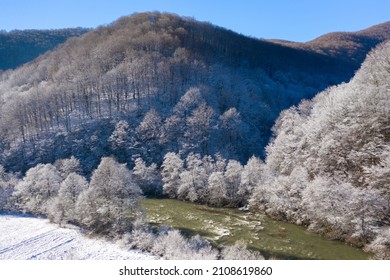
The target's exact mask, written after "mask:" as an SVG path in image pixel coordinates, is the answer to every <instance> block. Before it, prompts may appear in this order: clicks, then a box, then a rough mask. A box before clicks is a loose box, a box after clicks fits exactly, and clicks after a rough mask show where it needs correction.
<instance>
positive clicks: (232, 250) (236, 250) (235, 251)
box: [221, 240, 264, 260]
mask: <svg viewBox="0 0 390 280" xmlns="http://www.w3.org/2000/svg"><path fill="white" fill-rule="evenodd" d="M221 257H222V259H224V260H264V257H263V256H262V255H261V254H260V253H259V252H254V251H249V250H248V249H247V248H246V244H245V243H244V242H243V241H240V240H239V241H237V242H236V243H235V244H234V245H232V246H226V247H224V248H223V249H222V252H221Z"/></svg>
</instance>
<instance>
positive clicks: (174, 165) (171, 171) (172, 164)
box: [161, 152, 184, 198]
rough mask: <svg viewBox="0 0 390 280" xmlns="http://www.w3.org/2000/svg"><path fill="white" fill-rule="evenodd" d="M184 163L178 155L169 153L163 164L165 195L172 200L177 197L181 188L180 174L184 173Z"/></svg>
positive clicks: (162, 173) (162, 174)
mask: <svg viewBox="0 0 390 280" xmlns="http://www.w3.org/2000/svg"><path fill="white" fill-rule="evenodd" d="M183 166H184V162H183V160H182V159H181V158H180V156H179V155H177V154H176V153H173V152H171V153H167V154H166V155H165V157H164V162H163V164H162V166H161V167H162V171H161V176H162V181H163V182H164V185H163V193H164V194H165V195H167V196H168V197H170V198H176V197H177V191H178V189H179V187H180V174H181V173H182V172H183Z"/></svg>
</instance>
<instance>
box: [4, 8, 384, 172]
mask: <svg viewBox="0 0 390 280" xmlns="http://www.w3.org/2000/svg"><path fill="white" fill-rule="evenodd" d="M386 36H387V35H384V37H386ZM356 67H357V66H356V63H354V62H351V61H348V60H345V59H341V60H340V59H339V57H334V56H331V55H329V54H327V53H318V52H315V51H313V50H307V49H302V48H297V47H291V46H283V45H281V44H278V43H273V42H269V41H265V40H256V39H253V38H248V37H245V36H242V35H239V34H236V33H234V32H232V31H229V30H226V29H223V28H220V27H216V26H213V25H211V24H209V23H202V22H197V21H195V20H193V19H190V18H184V17H178V16H176V15H171V14H160V13H143V14H135V15H132V16H130V17H123V18H121V19H119V20H118V21H116V22H114V23H113V24H111V25H109V26H106V27H100V28H98V29H96V30H92V31H90V32H89V33H87V34H85V35H84V36H82V37H80V38H73V39H71V40H69V41H67V43H65V44H64V45H62V46H61V47H60V48H58V49H56V50H55V51H53V52H50V53H46V54H45V55H43V56H41V57H39V58H38V59H36V60H35V61H33V62H31V63H28V64H27V65H24V66H23V67H21V68H19V69H17V70H15V71H8V72H5V73H3V74H2V77H1V80H0V98H1V107H0V130H1V131H2V133H1V136H0V152H1V155H0V163H1V164H3V165H4V166H5V167H6V168H7V169H12V170H14V171H25V170H27V169H28V168H29V167H32V166H35V165H36V164H37V163H42V162H43V163H46V162H54V161H55V160H56V159H59V158H68V157H70V156H71V155H74V156H75V157H77V158H79V159H80V160H81V163H82V165H83V166H84V169H85V172H87V173H89V172H90V171H91V170H93V169H94V168H95V167H96V166H97V164H98V163H99V162H100V158H101V157H103V156H109V155H114V156H116V157H117V158H118V160H119V161H120V162H128V163H130V166H131V165H132V163H133V160H134V159H135V158H137V157H142V158H143V159H144V160H145V161H146V162H147V163H151V162H156V163H157V164H160V163H161V162H162V159H163V156H164V155H165V154H166V153H167V152H171V151H173V152H179V153H180V154H182V155H184V156H185V155H187V154H189V153H190V152H196V153H201V154H215V153H217V152H219V153H220V154H221V155H222V156H224V157H225V158H233V159H237V160H240V161H241V162H245V161H246V160H247V159H248V158H249V157H250V156H252V155H253V154H255V155H260V156H261V155H262V153H263V147H265V145H266V144H267V143H268V139H269V136H270V135H271V132H270V129H271V127H272V125H273V124H274V121H275V119H276V118H277V116H278V115H279V113H280V111H281V110H282V109H285V108H288V107H290V106H291V105H294V104H298V103H299V101H300V100H301V99H303V98H311V97H313V96H314V94H316V93H317V92H319V91H320V90H323V89H325V88H327V87H328V86H329V85H334V84H338V83H340V82H342V81H347V80H348V79H349V78H350V77H351V76H352V73H353V72H354V70H355V69H356Z"/></svg>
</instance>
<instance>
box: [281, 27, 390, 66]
mask: <svg viewBox="0 0 390 280" xmlns="http://www.w3.org/2000/svg"><path fill="white" fill-rule="evenodd" d="M388 39H390V22H385V23H382V24H378V25H375V26H372V27H370V28H367V29H364V30H361V31H357V32H333V33H329V34H325V35H323V36H320V37H318V38H316V39H314V40H311V41H309V42H305V43H296V42H286V41H277V40H275V41H276V42H279V43H280V44H282V45H286V46H291V47H295V48H300V49H304V50H312V51H314V52H316V53H320V54H325V55H328V56H331V57H334V58H337V59H339V60H344V62H345V63H350V64H352V65H355V66H354V67H359V66H360V64H361V63H362V62H363V61H364V59H365V58H366V55H367V53H368V52H369V51H370V50H371V49H372V48H373V47H375V46H376V45H378V44H379V43H381V42H384V41H386V40H388ZM352 68H353V67H352ZM355 69H356V68H355ZM351 70H352V69H351ZM351 74H353V72H351Z"/></svg>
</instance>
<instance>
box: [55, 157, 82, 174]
mask: <svg viewBox="0 0 390 280" xmlns="http://www.w3.org/2000/svg"><path fill="white" fill-rule="evenodd" d="M54 166H55V167H56V168H57V169H58V171H59V172H60V174H61V177H62V178H63V179H65V178H66V177H68V175H69V174H71V173H80V171H81V166H80V161H79V160H78V159H77V158H75V157H74V156H71V157H70V158H67V159H61V160H57V161H56V162H55V163H54Z"/></svg>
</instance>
